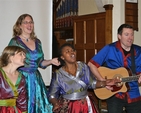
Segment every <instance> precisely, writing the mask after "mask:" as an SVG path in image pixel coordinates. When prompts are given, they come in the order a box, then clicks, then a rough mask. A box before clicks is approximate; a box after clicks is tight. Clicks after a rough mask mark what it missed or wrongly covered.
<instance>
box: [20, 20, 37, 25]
mask: <svg viewBox="0 0 141 113" xmlns="http://www.w3.org/2000/svg"><path fill="white" fill-rule="evenodd" d="M22 23H23V24H25V25H27V24H34V22H33V21H30V22H27V21H24V22H22Z"/></svg>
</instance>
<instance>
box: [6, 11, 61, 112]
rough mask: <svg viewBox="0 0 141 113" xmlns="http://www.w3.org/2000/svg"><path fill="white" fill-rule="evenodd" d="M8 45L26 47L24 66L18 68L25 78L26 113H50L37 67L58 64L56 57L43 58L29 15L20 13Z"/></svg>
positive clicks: (50, 106)
mask: <svg viewBox="0 0 141 113" xmlns="http://www.w3.org/2000/svg"><path fill="white" fill-rule="evenodd" d="M9 45H16V46H20V47H22V48H24V49H26V60H25V66H24V67H22V68H19V70H20V71H21V72H22V74H23V75H24V76H25V78H26V85H27V88H28V113H52V105H51V104H50V103H49V102H48V99H47V88H46V86H45V84H44V82H43V79H42V76H41V74H40V72H39V70H38V67H40V68H43V69H45V68H46V67H47V66H49V65H51V64H53V65H57V66H59V65H60V63H59V62H58V59H57V58H54V59H51V60H45V59H44V54H43V51H42V44H41V41H40V40H39V39H38V38H37V37H36V36H35V33H34V21H33V18H32V16H31V15H29V14H23V15H21V16H20V17H19V18H18V20H17V22H16V23H15V25H14V27H13V38H12V39H11V41H10V42H9Z"/></svg>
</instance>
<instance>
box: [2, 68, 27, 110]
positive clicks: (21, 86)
mask: <svg viewBox="0 0 141 113" xmlns="http://www.w3.org/2000/svg"><path fill="white" fill-rule="evenodd" d="M25 83H26V82H25V79H24V76H22V74H21V73H20V74H19V76H18V79H17V81H16V84H15V85H14V84H13V83H12V82H11V80H10V79H9V78H8V77H7V76H6V74H5V72H4V71H3V69H2V68H0V113H26V111H27V95H26V87H25Z"/></svg>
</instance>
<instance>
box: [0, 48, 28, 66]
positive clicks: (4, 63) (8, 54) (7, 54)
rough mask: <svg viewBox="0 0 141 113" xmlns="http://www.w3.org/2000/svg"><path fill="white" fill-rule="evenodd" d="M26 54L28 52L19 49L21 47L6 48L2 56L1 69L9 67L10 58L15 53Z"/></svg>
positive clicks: (0, 59) (0, 58)
mask: <svg viewBox="0 0 141 113" xmlns="http://www.w3.org/2000/svg"><path fill="white" fill-rule="evenodd" d="M19 52H24V53H26V50H25V49H23V48H21V47H19V46H7V47H5V48H4V50H3V52H2V55H1V56H0V67H4V66H7V65H8V64H9V62H10V61H9V58H10V57H11V56H13V55H15V53H19Z"/></svg>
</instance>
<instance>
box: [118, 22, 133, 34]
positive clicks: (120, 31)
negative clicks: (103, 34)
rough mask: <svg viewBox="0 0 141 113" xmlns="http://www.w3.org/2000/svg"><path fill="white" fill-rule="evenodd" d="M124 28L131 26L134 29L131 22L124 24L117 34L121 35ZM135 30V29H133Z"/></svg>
mask: <svg viewBox="0 0 141 113" xmlns="http://www.w3.org/2000/svg"><path fill="white" fill-rule="evenodd" d="M123 28H129V29H133V27H132V26H131V25H129V24H122V25H121V26H120V27H119V28H118V30H117V34H119V35H121V34H122V32H123ZM133 30H134V29H133Z"/></svg>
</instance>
